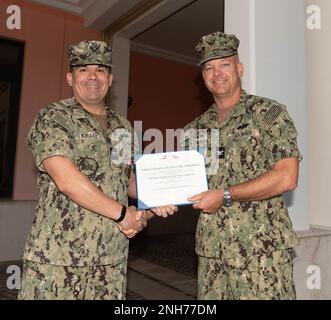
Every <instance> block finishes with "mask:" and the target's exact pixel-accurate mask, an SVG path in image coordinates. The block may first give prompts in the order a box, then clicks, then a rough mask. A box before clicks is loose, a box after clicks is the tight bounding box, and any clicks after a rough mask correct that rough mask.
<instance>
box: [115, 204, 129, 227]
mask: <svg viewBox="0 0 331 320" xmlns="http://www.w3.org/2000/svg"><path fill="white" fill-rule="evenodd" d="M126 210H127V207H126V206H122V210H121V215H120V217H119V218H118V219H117V220H114V221H115V222H116V223H120V222H121V221H123V219H124V218H125V215H126Z"/></svg>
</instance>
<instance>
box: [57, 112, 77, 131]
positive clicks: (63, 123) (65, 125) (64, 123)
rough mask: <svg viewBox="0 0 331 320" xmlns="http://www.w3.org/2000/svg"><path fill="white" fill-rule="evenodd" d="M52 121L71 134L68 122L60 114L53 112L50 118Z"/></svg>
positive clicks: (70, 126)
mask: <svg viewBox="0 0 331 320" xmlns="http://www.w3.org/2000/svg"><path fill="white" fill-rule="evenodd" d="M52 119H53V120H54V121H55V122H57V123H58V124H59V125H60V126H61V127H63V128H65V129H67V130H68V131H69V132H72V129H73V128H72V125H71V123H70V121H69V120H68V118H66V117H65V116H64V115H63V114H62V113H61V112H59V111H57V112H55V113H54V115H53V116H52Z"/></svg>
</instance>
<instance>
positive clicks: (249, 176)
mask: <svg viewBox="0 0 331 320" xmlns="http://www.w3.org/2000/svg"><path fill="white" fill-rule="evenodd" d="M238 46H239V40H238V38H237V37H236V36H235V35H230V34H224V33H222V32H219V31H218V32H214V33H211V34H208V35H206V36H204V37H202V38H201V39H200V41H199V43H198V44H197V46H196V50H197V52H198V54H199V55H200V63H199V64H200V65H201V66H202V76H203V79H204V82H205V85H206V87H207V88H208V90H209V91H210V92H211V94H212V95H213V98H214V104H213V105H212V106H211V107H210V109H209V110H207V111H206V112H205V113H204V114H203V115H201V116H200V117H198V118H197V119H195V120H194V121H193V122H191V123H190V124H189V125H187V126H186V127H185V129H184V131H185V135H184V140H183V144H184V146H185V148H186V149H190V146H192V145H196V146H197V148H200V149H203V151H204V155H205V157H206V169H207V175H208V177H207V178H208V186H209V190H208V191H206V192H203V193H201V194H198V195H195V196H193V197H191V198H190V199H189V200H190V201H192V202H194V204H193V207H194V208H195V209H199V210H200V217H199V221H198V225H197V230H196V253H197V254H198V256H199V270H198V299H220V300H222V299H236V300H237V299H295V297H296V294H295V288H294V282H293V247H294V246H296V245H297V244H298V239H297V236H296V234H295V232H294V230H293V228H292V223H291V220H290V218H289V215H288V211H287V208H286V204H285V201H284V198H283V195H282V194H283V193H284V192H287V191H290V190H293V189H295V188H296V186H297V178H298V162H299V160H300V159H301V154H300V152H299V150H298V146H297V132H296V129H295V127H294V124H293V121H292V120H291V118H290V116H289V114H288V112H287V111H286V108H285V106H284V105H281V104H280V103H278V102H277V101H274V100H271V99H268V98H264V97H258V96H253V95H250V94H248V93H246V92H245V91H244V90H243V89H242V88H241V78H242V76H243V73H244V67H243V65H242V63H241V62H240V60H239V57H238V51H237V49H238ZM192 132H193V134H192ZM192 142H194V143H193V144H192Z"/></svg>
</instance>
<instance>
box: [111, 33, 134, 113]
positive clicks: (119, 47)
mask: <svg viewBox="0 0 331 320" xmlns="http://www.w3.org/2000/svg"><path fill="white" fill-rule="evenodd" d="M111 45H112V50H113V55H112V61H113V65H114V66H113V67H112V74H113V77H114V79H113V84H112V87H111V90H110V106H111V108H112V109H113V110H115V111H116V112H118V113H119V114H121V115H122V116H124V117H127V111H128V90H129V71H130V40H128V39H124V38H120V37H117V36H113V39H112V43H111Z"/></svg>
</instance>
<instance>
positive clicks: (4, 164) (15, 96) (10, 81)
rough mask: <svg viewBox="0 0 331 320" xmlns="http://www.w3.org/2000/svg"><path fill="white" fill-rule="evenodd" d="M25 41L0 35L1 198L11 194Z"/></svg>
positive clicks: (10, 196)
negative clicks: (4, 37)
mask: <svg viewBox="0 0 331 320" xmlns="http://www.w3.org/2000/svg"><path fill="white" fill-rule="evenodd" d="M23 55H24V44H23V43H21V42H16V41H11V40H7V39H3V38H0V198H12V193H13V179H14V168H15V153H16V139H17V127H18V115H19V108H20V97H21V81H22V69H23Z"/></svg>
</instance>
